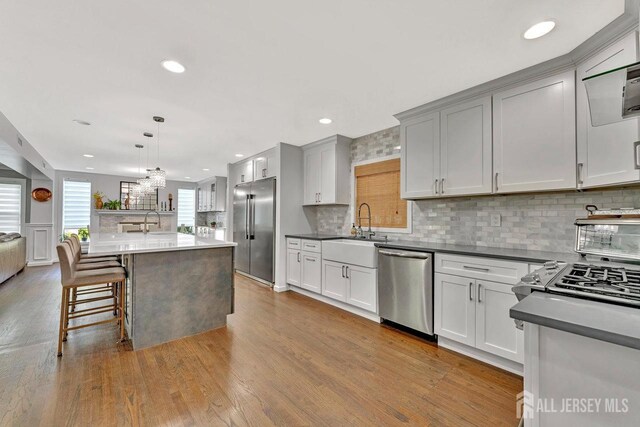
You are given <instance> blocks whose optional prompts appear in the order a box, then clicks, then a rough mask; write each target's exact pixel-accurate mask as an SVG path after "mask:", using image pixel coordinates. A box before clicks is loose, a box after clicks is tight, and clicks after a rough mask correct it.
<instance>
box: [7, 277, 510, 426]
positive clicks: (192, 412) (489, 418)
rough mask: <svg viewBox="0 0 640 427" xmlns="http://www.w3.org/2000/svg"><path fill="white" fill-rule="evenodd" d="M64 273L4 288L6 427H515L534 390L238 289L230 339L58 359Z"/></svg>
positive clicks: (89, 347) (99, 340)
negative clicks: (526, 394) (524, 395)
mask: <svg viewBox="0 0 640 427" xmlns="http://www.w3.org/2000/svg"><path fill="white" fill-rule="evenodd" d="M59 304H60V282H59V275H58V269H57V265H56V266H52V267H34V268H28V269H26V270H25V272H23V273H21V274H20V275H19V276H17V277H15V278H13V279H11V280H9V281H8V282H5V283H4V284H2V285H0V425H2V426H5V425H7V426H13V425H15V426H37V425H43V426H58V425H84V426H87V425H90V426H102V425H104V426H112V425H113V426H123V425H140V426H142V425H148V426H156V425H172V426H174V425H175V426H180V425H227V426H236V425H238V426H242V425H255V426H268V425H292V426H305V425H320V426H324V425H326V426H341V425H384V426H386V425H389V426H393V425H434V426H435V425H453V426H465V425H479V426H498V425H506V426H515V425H517V421H518V420H517V419H516V415H515V409H516V394H517V393H518V392H519V391H520V390H522V380H521V379H520V378H519V377H517V376H515V375H513V374H510V373H507V372H504V371H501V370H499V369H496V368H493V367H491V366H489V365H486V364H483V363H481V362H477V361H475V360H472V359H470V358H467V357H465V356H461V355H458V354H456V353H454V352H451V351H448V350H445V349H441V348H438V347H437V345H435V344H433V343H429V342H425V341H422V340H420V339H418V338H415V337H413V336H410V335H407V334H404V333H401V332H398V331H395V330H392V329H389V328H387V327H385V326H381V325H378V324H376V323H374V322H371V321H368V320H365V319H362V318H359V317H357V316H354V315H351V314H349V313H347V312H344V311H342V310H339V309H337V308H333V307H331V306H328V305H325V304H323V303H320V302H317V301H315V300H313V299H310V298H307V297H305V296H302V295H299V294H296V293H294V292H286V293H282V294H278V293H274V292H273V291H271V290H270V289H267V288H264V287H262V286H259V285H257V284H255V283H252V282H251V281H250V280H249V279H247V278H244V277H242V276H237V280H236V313H235V314H233V315H231V316H229V324H228V326H227V327H226V328H221V329H218V330H215V331H211V332H207V333H204V334H200V335H197V336H193V337H189V338H185V339H181V340H178V341H174V342H171V343H168V344H163V345H160V346H157V347H153V348H150V349H146V350H142V351H137V352H133V351H131V350H130V348H129V347H128V345H127V344H126V343H125V344H118V343H117V339H118V332H117V327H116V326H115V325H102V326H99V327H96V328H87V329H85V330H80V331H72V332H70V334H69V340H68V341H67V343H66V344H65V348H64V351H65V353H64V356H63V357H62V358H61V359H58V358H57V357H56V337H57V335H56V334H57V327H58V315H59V307H60V306H59Z"/></svg>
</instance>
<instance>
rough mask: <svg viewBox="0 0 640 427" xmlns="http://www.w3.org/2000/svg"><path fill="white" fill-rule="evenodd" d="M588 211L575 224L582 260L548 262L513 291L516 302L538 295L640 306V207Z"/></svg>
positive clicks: (589, 207)
mask: <svg viewBox="0 0 640 427" xmlns="http://www.w3.org/2000/svg"><path fill="white" fill-rule="evenodd" d="M586 209H587V211H588V216H587V218H583V219H577V220H576V222H575V225H576V245H575V250H576V252H577V253H579V254H580V255H582V257H583V261H580V262H576V263H564V262H557V261H549V262H546V263H545V264H544V267H543V268H540V269H538V270H536V271H533V272H531V273H529V274H527V275H525V276H524V277H522V279H521V280H520V283H518V284H517V285H516V286H514V287H513V292H514V293H515V294H516V296H517V297H518V300H522V299H524V298H525V297H527V296H528V295H529V294H530V293H531V292H533V291H539V292H549V293H554V294H562V295H567V296H572V297H576V298H586V299H591V300H596V301H601V302H603V303H609V304H620V305H626V306H631V307H640V209H635V208H634V209H609V210H598V209H597V207H595V206H593V205H587V207H586ZM612 259H613V260H614V261H612ZM516 324H517V325H518V326H519V327H520V328H521V327H522V322H521V321H516Z"/></svg>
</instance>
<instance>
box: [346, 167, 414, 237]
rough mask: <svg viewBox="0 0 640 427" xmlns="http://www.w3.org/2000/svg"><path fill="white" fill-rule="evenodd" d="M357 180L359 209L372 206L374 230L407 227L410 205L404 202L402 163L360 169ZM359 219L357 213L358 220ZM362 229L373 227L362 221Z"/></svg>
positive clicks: (356, 171)
mask: <svg viewBox="0 0 640 427" xmlns="http://www.w3.org/2000/svg"><path fill="white" fill-rule="evenodd" d="M355 177H356V209H357V208H358V206H360V204H361V203H368V204H369V206H371V226H372V227H384V228H406V227H407V201H406V200H402V199H401V198H400V159H393V160H385V161H382V162H376V163H370V164H368V165H362V166H356V167H355ZM357 215H358V212H357V210H356V219H357ZM363 215H366V213H364V211H363ZM356 225H357V224H356ZM361 225H362V226H363V227H366V226H368V225H369V224H368V221H366V220H362V224H361Z"/></svg>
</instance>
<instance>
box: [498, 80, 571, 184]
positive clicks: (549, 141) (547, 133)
mask: <svg viewBox="0 0 640 427" xmlns="http://www.w3.org/2000/svg"><path fill="white" fill-rule="evenodd" d="M575 113H576V111H575V78H574V71H573V70H570V71H566V72H564V73H561V74H558V75H555V76H552V77H547V78H544V79H541V80H537V81H534V82H531V83H528V84H525V85H522V86H518V87H515V88H511V89H508V90H505V91H502V92H499V93H496V94H494V95H493V168H494V174H495V175H494V179H495V183H494V186H496V187H497V188H495V192H497V193H513V192H519V191H541V190H559V189H575V188H576V135H575V123H576V122H575Z"/></svg>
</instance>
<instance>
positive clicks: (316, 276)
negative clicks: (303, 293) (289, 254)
mask: <svg viewBox="0 0 640 427" xmlns="http://www.w3.org/2000/svg"><path fill="white" fill-rule="evenodd" d="M301 257H302V263H301V264H302V273H301V280H300V287H301V288H304V289H307V290H310V291H313V292H317V293H320V291H321V287H322V271H321V268H322V258H321V256H320V254H314V253H309V252H302V255H301Z"/></svg>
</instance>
